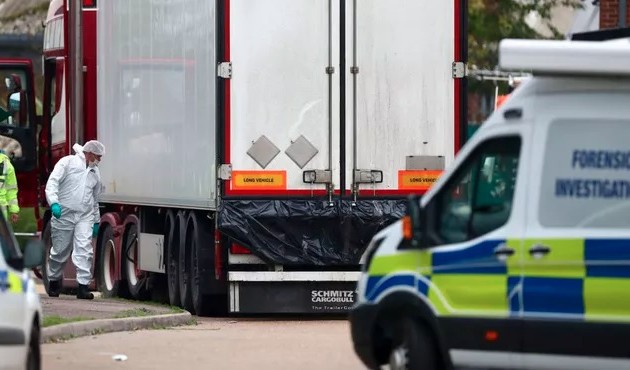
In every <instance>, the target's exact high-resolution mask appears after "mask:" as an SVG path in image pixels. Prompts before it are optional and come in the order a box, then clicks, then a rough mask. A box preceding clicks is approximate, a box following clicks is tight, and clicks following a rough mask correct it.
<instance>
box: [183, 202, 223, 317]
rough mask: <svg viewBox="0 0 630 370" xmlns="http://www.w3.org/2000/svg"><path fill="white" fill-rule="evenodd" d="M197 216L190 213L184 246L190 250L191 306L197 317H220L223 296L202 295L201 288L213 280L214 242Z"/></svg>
mask: <svg viewBox="0 0 630 370" xmlns="http://www.w3.org/2000/svg"><path fill="white" fill-rule="evenodd" d="M199 217H200V216H199V215H198V214H196V213H194V212H191V213H190V216H189V217H188V223H187V227H186V245H188V246H189V248H190V277H191V283H190V289H191V293H192V305H193V309H194V311H195V313H196V314H197V315H198V316H210V315H217V314H218V315H221V314H223V313H224V312H225V311H226V309H227V301H225V298H226V297H225V296H222V295H218V294H204V293H203V289H202V288H203V287H204V286H207V285H209V284H210V283H211V280H213V279H214V275H213V271H214V248H212V247H213V246H214V240H213V238H212V234H211V233H210V231H209V228H208V227H205V225H204V224H203V223H202V222H201V221H200V219H199Z"/></svg>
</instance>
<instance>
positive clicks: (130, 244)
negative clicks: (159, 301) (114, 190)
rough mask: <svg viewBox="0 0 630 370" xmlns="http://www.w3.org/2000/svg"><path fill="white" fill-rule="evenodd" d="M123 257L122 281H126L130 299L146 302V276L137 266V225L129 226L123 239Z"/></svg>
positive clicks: (147, 294) (147, 292)
mask: <svg viewBox="0 0 630 370" xmlns="http://www.w3.org/2000/svg"><path fill="white" fill-rule="evenodd" d="M123 250H124V252H123V255H122V259H121V262H122V263H121V264H122V266H123V267H122V272H123V276H124V279H125V280H127V289H128V290H129V294H130V295H131V298H133V299H137V300H147V299H148V298H149V291H148V289H147V283H148V281H147V280H148V274H147V273H146V272H141V271H140V270H139V266H138V263H137V261H138V225H136V224H131V225H129V228H128V229H127V232H126V233H125V237H124V238H123Z"/></svg>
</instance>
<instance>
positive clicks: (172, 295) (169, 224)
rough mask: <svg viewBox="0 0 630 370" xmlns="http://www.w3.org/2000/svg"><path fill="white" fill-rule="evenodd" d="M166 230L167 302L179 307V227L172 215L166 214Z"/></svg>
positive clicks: (171, 213)
mask: <svg viewBox="0 0 630 370" xmlns="http://www.w3.org/2000/svg"><path fill="white" fill-rule="evenodd" d="M164 226H165V227H164V230H166V232H167V234H166V245H165V246H164V250H165V252H166V253H165V255H166V280H167V285H168V301H169V303H170V304H171V306H179V305H180V299H179V245H180V236H179V235H180V227H179V220H178V218H177V217H176V216H175V215H174V214H173V212H168V213H167V214H166V221H165V225H164Z"/></svg>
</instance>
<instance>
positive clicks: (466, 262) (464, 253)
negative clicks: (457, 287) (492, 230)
mask: <svg viewBox="0 0 630 370" xmlns="http://www.w3.org/2000/svg"><path fill="white" fill-rule="evenodd" d="M504 242H505V241H503V240H487V241H484V242H481V243H479V244H476V245H472V246H470V247H468V248H464V249H462V250H459V251H449V252H439V251H437V250H436V251H435V252H433V254H432V273H433V275H438V274H492V275H506V274H507V266H506V264H505V263H504V262H501V261H499V260H498V259H497V257H496V256H495V255H494V249H495V248H496V247H497V246H498V245H499V244H501V243H504Z"/></svg>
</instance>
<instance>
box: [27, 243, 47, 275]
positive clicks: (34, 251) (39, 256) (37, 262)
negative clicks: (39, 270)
mask: <svg viewBox="0 0 630 370" xmlns="http://www.w3.org/2000/svg"><path fill="white" fill-rule="evenodd" d="M23 255H24V268H26V269H32V268H34V267H38V266H41V265H42V264H43V263H44V243H43V242H42V241H41V240H39V239H31V240H29V241H28V243H26V247H25V248H24V254H23Z"/></svg>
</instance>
